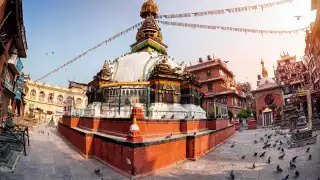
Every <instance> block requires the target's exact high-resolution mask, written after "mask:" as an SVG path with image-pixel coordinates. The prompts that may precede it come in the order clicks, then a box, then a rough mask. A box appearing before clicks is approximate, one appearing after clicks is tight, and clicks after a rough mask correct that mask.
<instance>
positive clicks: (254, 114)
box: [252, 112, 257, 120]
mask: <svg viewBox="0 0 320 180" xmlns="http://www.w3.org/2000/svg"><path fill="white" fill-rule="evenodd" d="M252 114H253V117H254V119H255V120H257V113H256V112H253V113H252Z"/></svg>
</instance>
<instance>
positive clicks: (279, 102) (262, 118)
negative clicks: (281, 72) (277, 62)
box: [251, 60, 283, 126]
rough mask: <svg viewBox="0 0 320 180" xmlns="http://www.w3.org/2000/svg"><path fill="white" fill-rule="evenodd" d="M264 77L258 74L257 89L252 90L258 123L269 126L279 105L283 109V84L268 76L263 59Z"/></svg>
mask: <svg viewBox="0 0 320 180" xmlns="http://www.w3.org/2000/svg"><path fill="white" fill-rule="evenodd" d="M261 65H262V77H261V75H258V81H257V89H256V90H254V91H251V93H252V95H253V97H254V102H255V109H256V113H257V124H258V125H262V126H269V125H271V124H272V123H273V121H274V120H275V115H276V110H277V108H278V107H280V108H281V110H282V109H283V98H282V97H283V96H282V88H281V85H279V84H277V83H276V82H275V81H274V79H272V78H269V77H268V71H267V70H266V68H265V67H264V62H263V61H262V60H261Z"/></svg>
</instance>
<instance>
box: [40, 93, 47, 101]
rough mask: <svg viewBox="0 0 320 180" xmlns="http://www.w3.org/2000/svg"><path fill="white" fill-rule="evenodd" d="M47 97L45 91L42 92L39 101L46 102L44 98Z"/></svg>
mask: <svg viewBox="0 0 320 180" xmlns="http://www.w3.org/2000/svg"><path fill="white" fill-rule="evenodd" d="M45 96H46V94H45V93H44V92H43V91H40V93H39V101H44V97H45Z"/></svg>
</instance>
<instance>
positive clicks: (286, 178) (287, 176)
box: [281, 174, 289, 180]
mask: <svg viewBox="0 0 320 180" xmlns="http://www.w3.org/2000/svg"><path fill="white" fill-rule="evenodd" d="M288 179H289V174H287V175H286V176H285V177H284V178H282V179H281V180H288Z"/></svg>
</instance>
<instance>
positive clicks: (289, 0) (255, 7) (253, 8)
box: [157, 0, 294, 19]
mask: <svg viewBox="0 0 320 180" xmlns="http://www.w3.org/2000/svg"><path fill="white" fill-rule="evenodd" d="M293 1H294V0H281V1H276V2H270V3H265V4H258V5H252V6H244V7H237V8H228V9H219V10H211V11H202V12H193V13H181V14H168V15H159V16H158V17H157V18H158V19H162V18H166V19H170V18H186V17H198V16H209V15H222V14H227V13H228V14H229V13H238V12H247V11H257V10H258V9H261V11H263V10H264V9H266V8H271V7H274V6H279V5H283V4H286V3H292V2H293Z"/></svg>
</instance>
